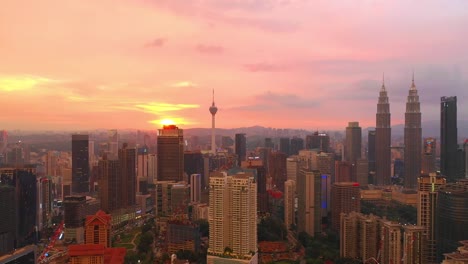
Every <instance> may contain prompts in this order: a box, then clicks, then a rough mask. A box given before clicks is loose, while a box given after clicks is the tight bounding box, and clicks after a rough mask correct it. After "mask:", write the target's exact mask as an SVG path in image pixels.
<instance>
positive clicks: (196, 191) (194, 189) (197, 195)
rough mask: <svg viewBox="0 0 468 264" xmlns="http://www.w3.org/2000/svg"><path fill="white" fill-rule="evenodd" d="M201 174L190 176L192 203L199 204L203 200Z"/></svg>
mask: <svg viewBox="0 0 468 264" xmlns="http://www.w3.org/2000/svg"><path fill="white" fill-rule="evenodd" d="M201 183H202V181H201V174H192V175H190V202H191V203H198V202H200V200H201Z"/></svg>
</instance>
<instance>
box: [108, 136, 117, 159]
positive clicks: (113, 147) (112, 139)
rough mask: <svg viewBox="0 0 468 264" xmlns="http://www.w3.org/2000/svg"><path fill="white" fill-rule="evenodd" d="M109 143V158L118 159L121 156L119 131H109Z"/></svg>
mask: <svg viewBox="0 0 468 264" xmlns="http://www.w3.org/2000/svg"><path fill="white" fill-rule="evenodd" d="M108 136H109V141H108V147H109V150H108V154H107V155H108V156H109V158H111V159H116V158H117V157H118V155H119V133H118V132H117V129H111V130H109V131H108Z"/></svg>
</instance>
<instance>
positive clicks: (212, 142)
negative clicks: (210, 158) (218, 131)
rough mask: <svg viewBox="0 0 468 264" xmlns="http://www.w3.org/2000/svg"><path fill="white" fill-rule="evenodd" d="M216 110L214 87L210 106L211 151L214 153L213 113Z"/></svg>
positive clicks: (214, 113)
mask: <svg viewBox="0 0 468 264" xmlns="http://www.w3.org/2000/svg"><path fill="white" fill-rule="evenodd" d="M217 112H218V108H217V107H216V105H215V101H214V89H213V102H212V103H211V106H210V113H211V153H213V154H215V153H216V135H215V115H216V113H217Z"/></svg>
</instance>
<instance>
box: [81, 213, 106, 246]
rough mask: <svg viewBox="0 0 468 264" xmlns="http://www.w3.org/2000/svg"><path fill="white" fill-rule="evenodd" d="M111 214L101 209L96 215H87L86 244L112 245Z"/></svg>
mask: <svg viewBox="0 0 468 264" xmlns="http://www.w3.org/2000/svg"><path fill="white" fill-rule="evenodd" d="M111 219H112V218H111V215H109V214H106V213H105V212H104V211H102V210H99V211H98V212H97V213H96V214H95V215H88V216H86V223H85V244H100V245H103V246H105V247H110V243H111V239H110V234H111V223H112V221H111Z"/></svg>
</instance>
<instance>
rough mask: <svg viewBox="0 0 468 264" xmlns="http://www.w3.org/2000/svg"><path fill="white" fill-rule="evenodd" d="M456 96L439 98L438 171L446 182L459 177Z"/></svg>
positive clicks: (453, 180)
mask: <svg viewBox="0 0 468 264" xmlns="http://www.w3.org/2000/svg"><path fill="white" fill-rule="evenodd" d="M457 140H458V129H457V97H456V96H451V97H445V96H444V97H441V98H440V172H441V173H442V175H445V176H446V177H447V181H448V182H455V181H456V180H457V179H460V177H459V175H457V168H458V166H457V165H458V164H457V149H458V143H457Z"/></svg>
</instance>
